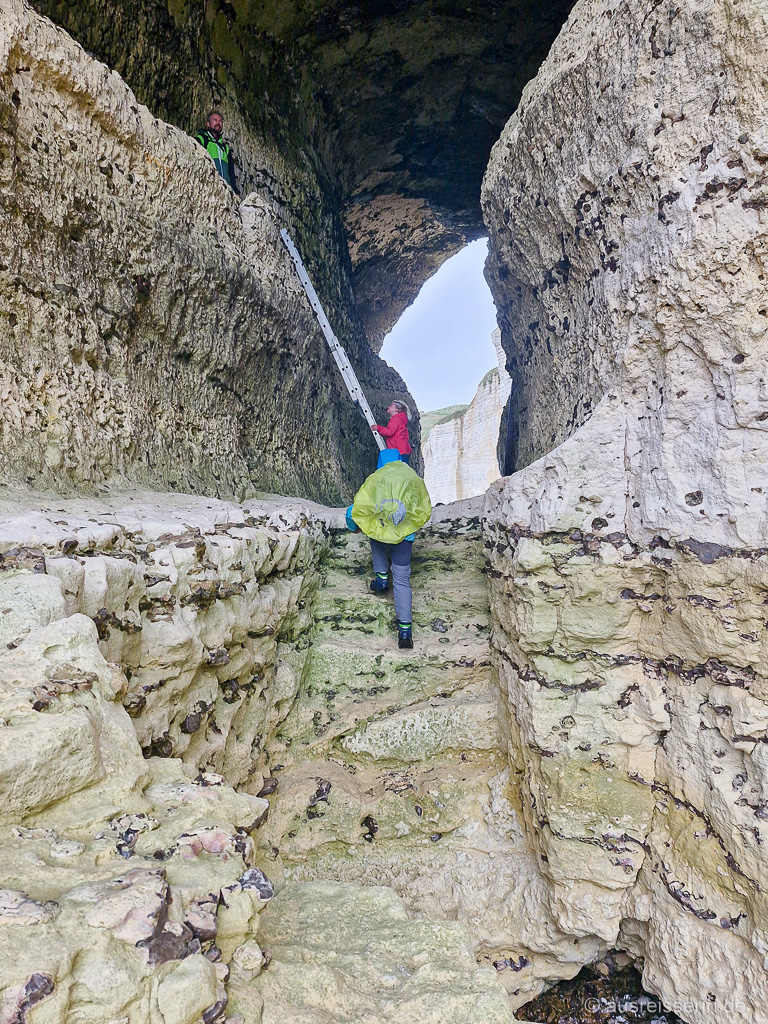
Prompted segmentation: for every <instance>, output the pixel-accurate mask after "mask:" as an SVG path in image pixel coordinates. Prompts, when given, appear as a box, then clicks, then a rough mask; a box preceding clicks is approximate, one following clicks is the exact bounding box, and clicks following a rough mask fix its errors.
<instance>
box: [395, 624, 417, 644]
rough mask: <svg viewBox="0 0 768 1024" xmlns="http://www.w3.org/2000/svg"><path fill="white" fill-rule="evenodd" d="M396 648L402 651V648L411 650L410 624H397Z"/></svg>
mask: <svg viewBox="0 0 768 1024" xmlns="http://www.w3.org/2000/svg"><path fill="white" fill-rule="evenodd" d="M397 646H398V647H399V648H400V650H401V651H402V650H403V649H404V648H407V649H409V650H412V649H413V631H412V630H411V624H410V622H398V624H397Z"/></svg>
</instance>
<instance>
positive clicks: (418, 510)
mask: <svg viewBox="0 0 768 1024" xmlns="http://www.w3.org/2000/svg"><path fill="white" fill-rule="evenodd" d="M431 515H432V503H431V501H430V500H429V494H428V493H427V488H426V487H425V486H424V481H423V480H422V479H421V477H420V476H419V475H418V473H415V472H414V471H413V470H412V469H411V467H410V466H407V465H406V464H405V463H404V462H388V463H386V465H384V466H382V467H381V469H377V470H376V472H375V473H371V475H370V476H369V477H368V479H367V480H366V481H365V483H364V484H363V486H362V487H361V488H360V490H359V491H358V492H357V494H356V495H355V501H354V504H353V505H352V518H353V519H354V521H355V522H356V523H357V525H358V526H359V527H360V529H361V530H362V531H363V533H364V534H365V535H366V536H367V537H372V538H373V539H374V540H380V541H381V542H382V543H384V544H399V543H400V541H401V540H404V539H405V538H406V537H407V536H408V534H409V533H413V532H414V530H418V529H420V528H421V527H422V526H423V525H424V524H425V523H426V522H427V520H428V519H429V517H430V516H431Z"/></svg>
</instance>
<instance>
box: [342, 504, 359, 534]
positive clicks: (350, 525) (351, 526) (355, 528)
mask: <svg viewBox="0 0 768 1024" xmlns="http://www.w3.org/2000/svg"><path fill="white" fill-rule="evenodd" d="M345 518H346V520H347V529H348V530H351V531H352V533H356V532H357V531H358V530H359V529H360V527H359V526H358V525H357V523H356V522H355V520H354V519H353V518H352V506H351V505H350V506H349V508H348V509H347V514H346V516H345Z"/></svg>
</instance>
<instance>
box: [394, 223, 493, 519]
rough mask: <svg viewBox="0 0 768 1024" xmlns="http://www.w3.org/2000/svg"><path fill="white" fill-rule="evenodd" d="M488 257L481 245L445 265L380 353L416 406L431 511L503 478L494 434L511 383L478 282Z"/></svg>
mask: <svg viewBox="0 0 768 1024" xmlns="http://www.w3.org/2000/svg"><path fill="white" fill-rule="evenodd" d="M487 252H488V243H487V239H484V238H482V239H479V240H478V241H475V242H471V243H470V244H469V245H467V246H465V247H464V248H463V249H462V250H461V251H460V252H459V253H457V254H456V255H455V256H453V257H452V258H451V259H449V260H446V262H445V263H444V264H443V265H442V266H441V267H440V269H439V270H438V271H437V273H436V274H434V275H433V276H432V277H431V278H430V279H429V280H428V281H427V282H426V283H425V284H424V286H423V287H422V289H421V291H420V292H419V295H418V297H417V298H416V300H415V301H414V303H413V304H412V305H411V306H410V307H409V308H408V309H406V311H405V313H403V315H402V316H401V317H400V319H399V321H398V322H397V324H396V325H395V327H394V328H393V329H392V331H391V332H390V334H389V335H388V336H387V337H386V338H385V340H384V345H383V348H382V351H381V355H382V357H383V358H384V359H386V360H387V362H389V363H390V364H391V365H392V366H394V367H395V369H396V370H397V371H398V372H399V373H400V374H401V376H402V377H403V379H404V380H405V381H406V382H407V385H408V388H409V390H410V392H411V394H412V395H413V396H414V398H415V399H416V402H417V404H418V408H419V412H420V419H421V445H422V447H421V454H422V458H423V462H424V480H425V483H426V485H427V489H428V490H429V492H430V496H431V498H432V502H433V504H439V503H447V502H452V501H457V500H460V499H464V498H470V497H474V496H476V495H479V494H483V493H484V492H485V491H486V490H487V489H488V487H489V486H490V484H492V483H493V481H494V480H496V479H498V477H499V476H500V475H501V474H500V471H499V462H498V454H497V450H498V439H499V427H500V424H501V419H502V411H503V408H504V405H505V403H506V402H507V398H508V396H509V390H510V381H509V377H508V375H507V373H506V369H505V366H504V364H505V361H506V360H505V357H504V354H503V352H502V350H501V344H500V336H499V332H498V331H497V329H496V309H495V306H494V304H493V299H492V297H491V292H490V289H489V288H488V285H487V283H486V281H485V277H484V276H483V268H484V265H485V259H486V256H487Z"/></svg>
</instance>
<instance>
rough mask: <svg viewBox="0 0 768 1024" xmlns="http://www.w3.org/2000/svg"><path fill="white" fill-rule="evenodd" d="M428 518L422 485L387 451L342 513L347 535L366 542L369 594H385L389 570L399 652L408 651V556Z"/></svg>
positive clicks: (397, 456)
mask: <svg viewBox="0 0 768 1024" xmlns="http://www.w3.org/2000/svg"><path fill="white" fill-rule="evenodd" d="M431 515H432V503H431V502H430V500H429V494H428V493H427V488H426V487H425V486H424V481H423V480H422V479H421V477H420V476H418V475H417V474H416V473H414V471H413V470H412V469H411V467H410V466H408V465H406V463H404V462H402V461H401V459H400V453H399V452H398V451H396V450H395V449H393V448H387V449H386V451H383V452H380V453H379V462H378V465H377V467H376V472H375V473H371V475H370V476H369V477H368V479H367V480H366V481H365V483H364V484H363V486H362V487H361V488H360V490H359V491H358V492H357V494H356V495H355V500H354V502H353V503H352V504H351V505H350V506H349V508H348V509H347V526H348V527H349V529H350V530H351V531H352V532H353V533H358V532H359V531H360V530H362V532H363V533H364V534H365V535H366V537H368V538H369V540H370V542H371V558H372V559H373V570H374V572H375V574H376V575H375V576H374V578H373V580H372V581H371V591H372V592H373V593H374V594H383V593H384V592H385V591H387V590H389V567H390V563H391V565H392V590H393V592H394V598H395V615H396V617H397V643H398V647H401V648H403V647H413V629H412V615H411V603H412V598H413V595H412V593H411V552H412V550H413V541H414V536H415V531H416V530H418V529H420V528H421V527H422V526H423V525H424V524H425V523H426V521H427V520H428V519H429V517H430V516H431Z"/></svg>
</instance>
